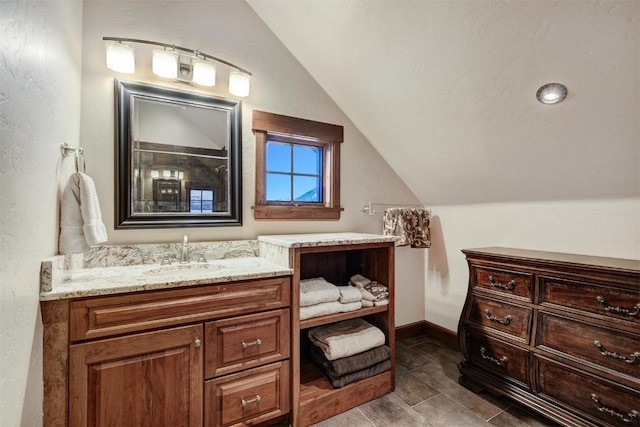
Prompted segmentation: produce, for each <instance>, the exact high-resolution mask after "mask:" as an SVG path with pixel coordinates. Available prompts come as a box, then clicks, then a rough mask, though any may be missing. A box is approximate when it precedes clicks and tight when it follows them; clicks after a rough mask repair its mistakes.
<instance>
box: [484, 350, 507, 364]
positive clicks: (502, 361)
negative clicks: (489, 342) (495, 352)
mask: <svg viewBox="0 0 640 427" xmlns="http://www.w3.org/2000/svg"><path fill="white" fill-rule="evenodd" d="M480 356H482V358H483V359H484V360H488V361H489V362H493V363H495V364H496V365H498V366H504V365H505V364H506V363H507V356H502V357H501V358H500V359H496V358H495V357H493V356H491V355H488V354H487V349H486V348H484V347H480Z"/></svg>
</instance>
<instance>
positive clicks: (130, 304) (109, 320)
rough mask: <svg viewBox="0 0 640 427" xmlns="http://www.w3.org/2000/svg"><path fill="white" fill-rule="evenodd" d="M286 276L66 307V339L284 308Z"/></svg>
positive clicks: (287, 290)
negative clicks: (67, 332) (67, 322)
mask: <svg viewBox="0 0 640 427" xmlns="http://www.w3.org/2000/svg"><path fill="white" fill-rule="evenodd" d="M289 293H290V278H288V277H280V278H272V279H264V280H252V281H246V282H230V283H225V284H220V285H209V286H196V287H191V288H182V289H172V290H163V291H150V292H145V293H143V294H140V293H136V294H129V295H118V296H111V297H98V298H89V299H82V300H75V301H72V302H71V303H70V332H69V333H70V338H71V341H78V340H86V339H92V338H96V337H104V336H110V335H117V334H122V333H128V332H135V331H142V330H149V329H153V328H159V327H163V326H169V325H175V324H181V323H188V322H194V321H199V320H207V319H215V318H221V317H229V316H236V315H239V314H246V313H251V312H256V311H261V310H270V309H276V308H281V307H286V306H288V305H289Z"/></svg>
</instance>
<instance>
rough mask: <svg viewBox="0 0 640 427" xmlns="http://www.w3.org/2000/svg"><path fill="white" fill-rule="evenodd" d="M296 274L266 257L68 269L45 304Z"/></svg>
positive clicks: (43, 294) (46, 293) (44, 295)
mask: <svg viewBox="0 0 640 427" xmlns="http://www.w3.org/2000/svg"><path fill="white" fill-rule="evenodd" d="M291 274H293V271H292V270H291V269H289V268H285V267H282V266H281V265H278V264H275V263H273V262H271V261H268V260H266V259H264V258H259V257H246V258H231V259H218V260H213V261H208V262H207V263H201V264H198V263H194V262H192V263H190V264H187V265H184V264H172V265H164V266H160V265H157V264H155V265H152V264H145V265H130V266H116V267H97V268H83V269H76V270H65V271H64V272H62V277H61V278H60V280H59V283H57V284H56V285H55V286H54V287H53V289H52V290H51V291H43V292H41V293H40V300H41V301H50V300H57V299H67V298H78V297H90V296H99V295H113V294H121V293H126V292H136V291H148V290H154V289H155V290H157V289H170V288H177V287H184V286H195V285H202V284H209V283H222V282H234V281H238V280H248V279H259V278H265V277H275V276H285V275H291Z"/></svg>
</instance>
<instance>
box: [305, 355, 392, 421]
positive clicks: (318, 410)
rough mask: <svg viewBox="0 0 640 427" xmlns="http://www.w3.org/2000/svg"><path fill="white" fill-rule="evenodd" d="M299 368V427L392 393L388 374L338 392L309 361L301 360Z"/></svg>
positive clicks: (390, 375)
mask: <svg viewBox="0 0 640 427" xmlns="http://www.w3.org/2000/svg"><path fill="white" fill-rule="evenodd" d="M301 364H302V365H301V368H302V369H301V371H302V372H304V375H302V376H301V377H300V417H301V419H300V421H301V425H305V426H306V425H311V424H315V423H316V422H318V421H320V420H323V419H326V418H328V417H330V416H333V415H336V414H339V413H340V412H344V411H347V410H349V409H351V408H353V407H354V406H358V405H361V404H363V403H365V402H368V401H370V400H373V399H376V398H378V397H380V396H384V395H385V394H387V393H389V392H391V391H393V375H392V373H391V371H387V372H383V373H382V374H379V375H376V376H373V377H370V378H366V379H364V380H360V381H356V382H354V383H351V384H348V385H346V386H344V387H342V388H333V386H332V385H331V383H330V382H329V380H328V379H326V378H325V377H324V376H323V375H322V374H321V373H320V372H319V371H318V369H317V368H316V367H315V366H314V365H313V364H312V363H311V362H310V361H309V360H305V359H303V360H302V361H301Z"/></svg>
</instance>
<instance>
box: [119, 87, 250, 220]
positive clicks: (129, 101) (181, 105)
mask: <svg viewBox="0 0 640 427" xmlns="http://www.w3.org/2000/svg"><path fill="white" fill-rule="evenodd" d="M115 85H116V107H117V111H116V135H117V140H118V141H117V145H116V146H117V155H116V228H158V227H196V226H231V225H242V191H241V176H242V173H241V158H240V156H241V147H240V145H241V142H240V141H241V139H240V138H241V135H242V132H241V117H240V111H241V103H240V101H236V100H232V99H225V98H219V97H214V96H211V95H204V94H200V93H195V92H185V91H181V90H177V89H171V88H165V87H159V86H153V85H148V84H143V83H135V82H126V81H121V80H117V79H116V80H115Z"/></svg>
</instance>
